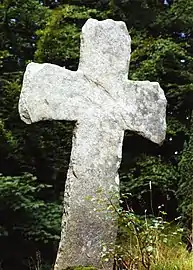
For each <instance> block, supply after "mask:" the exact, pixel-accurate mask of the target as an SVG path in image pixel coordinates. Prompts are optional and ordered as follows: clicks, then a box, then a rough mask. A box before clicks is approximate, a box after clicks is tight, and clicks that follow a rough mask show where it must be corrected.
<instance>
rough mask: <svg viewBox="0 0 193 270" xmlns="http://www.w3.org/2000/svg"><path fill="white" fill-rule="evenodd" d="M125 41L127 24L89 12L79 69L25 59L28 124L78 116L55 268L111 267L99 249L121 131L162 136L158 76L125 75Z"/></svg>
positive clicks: (104, 241)
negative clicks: (97, 17)
mask: <svg viewBox="0 0 193 270" xmlns="http://www.w3.org/2000/svg"><path fill="white" fill-rule="evenodd" d="M130 45H131V40H130V36H129V34H128V31H127V28H126V25H125V23H123V22H118V21H113V20H110V19H108V20H105V21H97V20H94V19H89V20H88V21H87V22H86V23H85V25H84V26H83V28H82V35H81V48H80V63H79V68H78V70H77V71H76V72H74V71H70V70H67V69H65V68H64V67H59V66H56V65H52V64H36V63H30V64H29V65H28V66H27V69H26V72H25V75H24V80H23V87H22V91H21V96H20V101H19V112H20V115H21V119H22V120H23V121H24V122H26V123H27V124H30V123H32V122H38V121H41V120H72V121H76V128H75V130H74V135H73V142H72V151H71V158H70V165H69V169H68V174H67V181H66V186H65V195H64V214H63V218H62V232H61V240H60V244H59V249H58V254H57V259H56V263H55V268H54V269H55V270H64V269H66V268H67V267H68V266H78V265H82V266H87V265H89V266H90V265H91V266H95V267H97V268H99V269H102V268H104V269H111V268H112V264H111V263H112V261H111V262H102V260H101V252H102V248H103V246H104V245H106V246H107V247H108V246H111V245H112V244H114V243H115V239H116V233H117V224H116V218H115V216H114V215H113V214H112V213H111V212H112V211H111V210H109V209H110V208H111V207H110V205H111V203H112V201H111V200H113V199H112V191H113V192H115V193H117V194H118V192H119V189H118V188H117V187H118V185H119V177H118V168H119V166H120V162H121V157H122V142H123V137H124V131H125V130H130V131H134V132H137V133H138V134H140V135H142V136H144V137H146V138H147V139H150V140H151V141H153V142H155V143H161V142H162V141H163V140H164V137H165V131H166V122H165V114H166V99H165V96H164V92H163V90H162V89H161V88H160V86H159V84H158V83H156V82H149V81H143V82H140V81H129V80H128V79H127V78H128V69H129V61H130ZM136 147H137V146H136ZM99 190H101V192H99ZM97 196H99V197H100V199H99V200H98V199H97ZM88 197H90V199H88ZM115 197H116V196H115ZM100 207H101V208H100Z"/></svg>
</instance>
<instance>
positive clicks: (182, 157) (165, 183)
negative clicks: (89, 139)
mask: <svg viewBox="0 0 193 270" xmlns="http://www.w3.org/2000/svg"><path fill="white" fill-rule="evenodd" d="M90 17H92V18H96V19H99V20H102V19H106V18H113V19H115V20H123V21H124V22H125V23H126V24H127V27H128V30H129V32H130V35H131V38H132V57H131V64H130V73H129V79H132V80H150V81H158V82H159V83H160V85H161V87H162V88H163V89H164V92H165V95H166V97H167V100H168V106H167V136H166V139H165V141H164V143H163V144H162V145H161V146H157V145H155V144H153V143H151V142H149V141H147V140H145V139H143V138H142V137H140V136H138V135H136V134H132V133H130V132H126V133H125V138H124V145H123V160H122V165H121V168H120V178H121V191H122V192H124V193H126V192H127V193H130V194H131V195H130V197H129V198H128V201H127V203H128V204H129V205H130V207H132V209H133V210H134V212H135V213H137V214H141V215H143V214H144V211H146V210H147V213H148V214H149V215H151V214H152V207H151V200H150V190H149V189H150V187H149V186H150V182H151V185H152V202H153V212H154V214H155V215H156V214H157V212H158V207H160V206H161V207H162V209H163V211H165V212H166V213H167V215H166V219H167V220H170V221H171V220H174V219H175V218H178V217H181V218H180V219H178V220H180V222H181V224H182V226H184V228H185V229H186V232H187V234H189V231H190V230H191V224H192V208H193V200H192V193H193V192H192V191H193V174H192V173H193V117H192V116H193V114H192V109H193V1H192V0H174V1H172V0H165V1H164V0H119V1H118V0H117V1H116V0H114V1H108V0H98V1H92V0H82V1H76V0H72V1H70V0H69V1H62V0H55V1H53V0H47V1H46V0H45V1H38V0H28V1H27V0H1V1H0V173H1V174H0V265H1V266H0V267H1V269H4V270H11V269H18V270H25V269H29V265H30V264H31V265H34V261H36V260H37V257H38V256H39V257H40V256H41V260H42V261H43V268H41V269H50V267H51V266H50V265H52V264H53V263H54V260H55V256H56V252H57V247H58V243H59V238H60V222H61V214H62V200H63V192H64V186H65V178H66V173H67V169H68V162H69V157H70V151H71V139H72V132H73V127H74V123H71V122H56V121H53V122H41V123H37V124H32V125H30V126H28V125H25V124H24V123H23V122H22V121H21V120H20V117H19V114H18V100H19V94H20V91H21V84H22V77H23V73H24V71H25V68H26V65H27V63H29V62H30V61H32V60H33V61H36V62H39V63H41V62H49V63H54V64H57V65H61V66H65V67H66V68H68V69H71V70H76V69H77V66H78V60H79V45H80V41H79V37H80V32H81V27H82V26H83V24H84V23H85V21H86V20H87V19H88V18H90ZM31 269H35V268H31Z"/></svg>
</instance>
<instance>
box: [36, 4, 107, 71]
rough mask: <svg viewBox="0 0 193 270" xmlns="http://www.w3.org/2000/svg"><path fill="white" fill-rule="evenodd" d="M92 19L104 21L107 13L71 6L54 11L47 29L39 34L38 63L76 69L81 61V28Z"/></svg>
mask: <svg viewBox="0 0 193 270" xmlns="http://www.w3.org/2000/svg"><path fill="white" fill-rule="evenodd" d="M91 17H92V18H97V19H104V18H105V17H106V13H101V12H99V11H97V10H96V9H89V8H85V7H78V6H70V5H65V6H64V7H63V8H59V9H56V10H54V11H53V13H52V16H51V17H50V19H49V21H48V22H47V24H46V27H45V29H42V30H39V31H38V32H37V35H38V36H39V41H38V45H37V51H36V53H35V59H36V61H38V62H49V63H53V64H58V65H61V66H66V67H68V68H70V69H75V68H76V67H77V64H78V59H79V49H80V32H81V28H82V26H83V25H84V23H85V21H86V20H87V19H88V18H91Z"/></svg>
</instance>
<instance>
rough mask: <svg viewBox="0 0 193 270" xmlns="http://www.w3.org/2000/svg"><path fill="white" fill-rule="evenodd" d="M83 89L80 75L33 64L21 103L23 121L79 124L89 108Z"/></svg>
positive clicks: (26, 74)
mask: <svg viewBox="0 0 193 270" xmlns="http://www.w3.org/2000/svg"><path fill="white" fill-rule="evenodd" d="M84 86H85V80H84V77H83V75H82V74H81V73H80V72H74V71H70V70H67V69H65V68H63V67H59V66H56V65H52V64H36V63H30V64H29V65H28V66H27V69H26V72H25V74H24V79H23V87H22V91H21V95H20V100H19V113H20V116H21V119H22V120H23V121H24V122H25V123H27V124H30V123H33V122H38V121H41V120H71V121H75V120H78V117H79V115H81V114H82V111H83V110H85V109H86V108H87V107H88V102H87V100H86V93H84V92H85V87H84Z"/></svg>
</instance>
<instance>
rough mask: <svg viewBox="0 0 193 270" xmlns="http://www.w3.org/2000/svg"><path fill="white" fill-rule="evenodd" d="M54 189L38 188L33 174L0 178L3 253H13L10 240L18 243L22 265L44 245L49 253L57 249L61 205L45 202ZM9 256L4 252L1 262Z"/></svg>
mask: <svg viewBox="0 0 193 270" xmlns="http://www.w3.org/2000/svg"><path fill="white" fill-rule="evenodd" d="M51 188H52V186H49V185H46V184H38V183H37V179H36V177H34V176H32V175H30V174H24V175H23V176H14V177H11V176H2V175H1V176H0V194H1V195H0V215H1V224H2V225H1V226H0V238H1V245H0V246H1V247H0V248H1V250H11V248H10V240H11V241H12V242H15V241H16V242H18V245H17V251H18V252H20V257H21V261H22V260H24V259H25V257H29V258H30V257H31V256H33V253H34V254H35V253H36V252H37V250H38V248H42V244H44V246H46V247H47V249H53V248H55V249H56V248H57V244H58V240H59V236H60V220H61V214H62V209H61V205H59V204H57V202H55V203H53V202H49V201H48V200H47V201H45V200H44V199H43V197H44V196H45V195H44V196H43V194H45V193H47V194H49V189H51ZM24 239H25V240H24ZM35 243H36V244H35ZM34 244H35V247H34ZM13 246H15V244H14V245H13ZM7 255H8V254H7V253H6V252H1V255H0V260H1V261H3V260H4V259H6V257H7ZM43 259H44V258H43ZM48 260H50V258H48Z"/></svg>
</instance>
